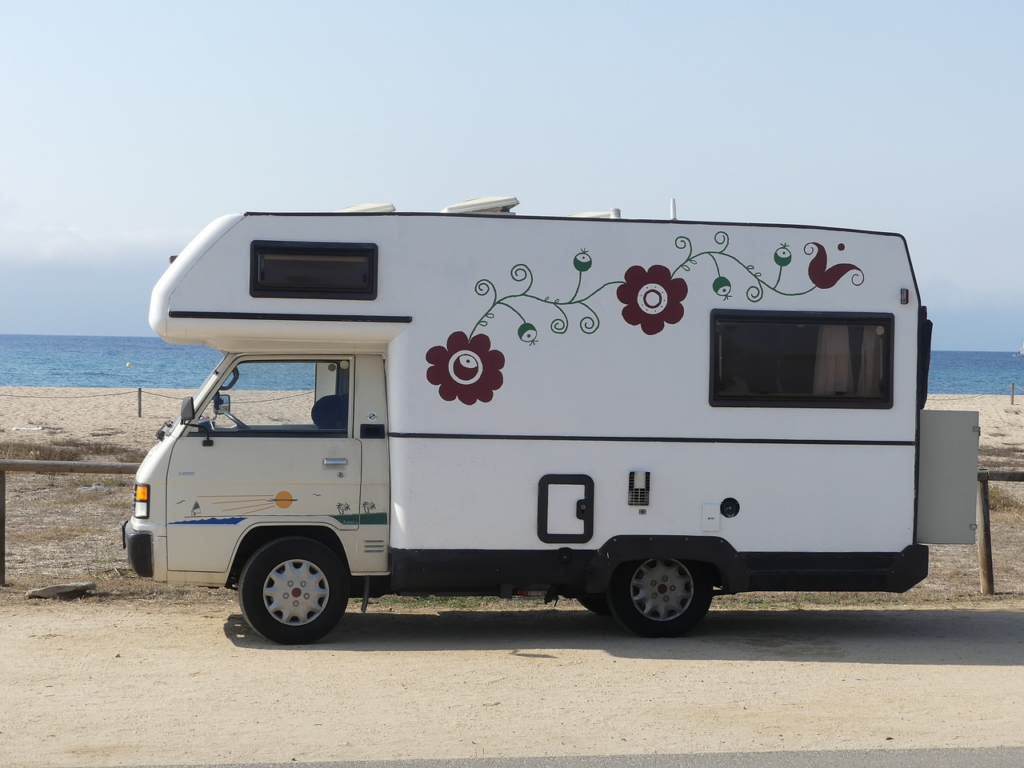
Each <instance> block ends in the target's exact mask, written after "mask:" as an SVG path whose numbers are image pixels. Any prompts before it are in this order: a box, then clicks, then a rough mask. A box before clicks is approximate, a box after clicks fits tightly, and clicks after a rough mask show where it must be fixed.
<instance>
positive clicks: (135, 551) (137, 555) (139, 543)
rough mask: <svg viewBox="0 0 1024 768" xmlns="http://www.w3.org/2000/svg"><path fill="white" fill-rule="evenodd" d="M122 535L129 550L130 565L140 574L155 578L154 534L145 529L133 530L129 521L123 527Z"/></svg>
mask: <svg viewBox="0 0 1024 768" xmlns="http://www.w3.org/2000/svg"><path fill="white" fill-rule="evenodd" d="M121 535H122V538H123V541H124V547H125V549H126V550H128V565H130V566H131V568H132V570H133V571H135V573H137V574H138V575H139V576H142V577H143V578H147V579H151V578H153V536H152V535H151V534H150V533H148V532H145V531H133V530H132V528H131V526H130V525H128V524H127V523H126V524H125V525H124V526H123V527H122V528H121Z"/></svg>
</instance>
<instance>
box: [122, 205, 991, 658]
mask: <svg viewBox="0 0 1024 768" xmlns="http://www.w3.org/2000/svg"><path fill="white" fill-rule="evenodd" d="M515 203H516V201H515V199H514V198H508V199H504V200H503V199H485V200H482V201H473V202H470V203H469V204H466V205H463V206H453V207H452V208H449V209H445V211H443V212H441V213H399V212H395V211H394V210H393V209H392V208H391V207H390V206H381V207H373V206H364V207H360V208H359V209H355V210H349V211H343V212H337V213H312V214H271V213H247V214H244V215H232V216H225V217H223V218H220V219H217V220H216V221H214V222H213V223H212V224H210V225H209V226H208V227H207V228H206V229H205V230H204V231H203V232H201V233H200V234H199V235H198V236H197V237H196V238H195V239H194V240H193V241H192V242H191V243H190V244H189V245H188V247H187V248H186V249H185V250H184V251H183V252H182V253H181V254H180V255H179V256H178V257H177V258H176V259H175V260H174V261H173V263H172V264H171V265H170V267H169V268H168V270H167V272H166V273H165V274H164V275H163V277H162V278H161V279H160V281H159V283H158V284H157V286H156V288H155V290H154V292H153V298H152V305H151V309H150V324H151V325H152V327H153V329H154V330H155V331H156V332H157V333H158V334H159V335H160V336H161V337H163V338H164V339H165V340H167V341H169V342H172V343H177V344H203V345H206V346H209V347H213V348H215V349H218V350H220V351H222V352H223V353H224V355H225V356H224V358H223V361H222V362H221V363H220V364H219V365H218V366H217V368H216V369H215V370H214V371H213V372H212V373H211V374H210V377H209V378H208V379H207V380H206V381H205V382H204V383H203V384H201V385H200V386H199V388H198V389H197V390H196V392H195V394H194V395H192V396H191V397H189V398H186V399H185V401H184V403H183V405H182V409H181V417H180V418H179V419H178V420H176V421H175V422H173V423H171V424H168V425H167V426H166V427H165V428H164V429H163V430H161V434H160V437H161V438H162V439H161V441H160V442H159V444H158V445H156V446H155V447H154V448H153V450H152V451H151V452H150V454H149V456H147V458H146V460H145V461H144V462H143V464H142V466H141V467H140V469H139V472H138V475H137V477H136V482H137V488H136V494H135V506H134V513H133V515H132V517H131V519H130V520H129V521H128V522H127V523H126V524H125V530H124V538H125V543H126V547H127V550H128V558H129V561H130V562H131V565H132V567H133V568H134V569H135V571H136V572H137V573H138V574H139V575H142V576H147V577H152V578H154V579H156V580H157V581H167V582H181V583H191V584H201V585H207V586H216V587H228V588H233V589H237V590H238V591H239V598H240V602H241V606H242V611H243V613H244V615H245V617H246V619H247V620H248V621H249V623H250V624H251V625H252V627H253V628H254V629H255V630H256V631H257V632H259V633H260V634H262V635H264V636H265V637H267V638H269V639H271V640H274V641H277V642H281V643H305V642H312V641H314V640H317V639H319V638H321V637H323V636H324V635H325V634H326V633H327V632H329V631H330V630H331V629H332V628H333V627H334V626H335V625H336V623H337V622H338V620H339V619H340V618H341V616H342V613H343V612H344V610H345V608H346V605H347V603H348V600H349V597H350V595H351V596H355V597H360V596H361V597H362V598H363V601H364V602H363V606H364V609H365V605H366V600H367V599H368V598H370V597H373V596H378V595H382V594H402V595H406V594H473V595H501V596H505V597H513V596H520V595H528V596H543V597H546V598H549V599H553V598H555V597H557V596H564V597H569V598H575V599H577V600H579V601H580V602H581V603H582V604H583V605H584V606H586V607H587V608H589V609H591V610H594V611H596V612H604V613H608V612H610V613H611V614H612V615H613V616H614V617H615V618H616V619H617V620H618V621H619V622H620V623H621V624H622V625H623V626H624V627H625V628H627V629H629V630H632V631H633V632H636V633H637V634H640V635H645V636H676V635H679V634H681V633H683V632H685V631H687V630H688V629H690V628H691V627H693V626H694V625H695V624H696V623H697V622H699V621H700V620H701V618H703V616H704V615H705V613H706V612H707V610H708V607H709V604H710V602H711V599H712V596H713V595H714V594H716V593H737V592H746V591H751V590H830V591H831V590H874V591H893V592H900V591H904V590H907V589H909V588H910V587H912V586H913V585H914V584H916V583H918V582H919V581H921V580H922V579H923V578H924V577H925V576H926V574H927V571H928V550H927V547H926V546H924V545H923V543H924V542H929V543H944V542H972V541H973V540H974V539H973V537H974V534H973V531H972V526H971V523H972V522H973V519H974V493H975V475H976V471H977V444H978V442H977V441H978V434H977V418H976V414H949V413H941V412H939V413H933V412H922V408H923V406H924V402H925V397H926V387H927V376H928V360H929V343H930V342H929V340H930V327H931V326H930V323H929V321H928V320H927V318H926V313H925V310H924V307H922V306H921V302H920V298H919V296H918V290H917V284H916V282H915V279H914V273H913V270H912V267H911V263H910V258H909V255H908V252H907V247H906V243H905V242H904V240H903V238H902V237H901V236H900V235H896V234H886V233H878V232H863V231H856V230H846V229H831V228H821V227H802V226H765V225H752V224H708V223H695V222H684V221H676V220H674V219H670V220H663V221H649V220H644V221H640V220H627V219H622V218H620V217H618V216H616V215H615V214H616V213H617V212H614V211H613V213H612V214H611V215H610V216H606V217H603V218H602V217H597V216H593V215H590V216H582V217H560V218H555V217H532V216H531V217H527V216H517V215H514V214H512V213H510V212H509V211H510V209H511V207H513V206H514V204H515Z"/></svg>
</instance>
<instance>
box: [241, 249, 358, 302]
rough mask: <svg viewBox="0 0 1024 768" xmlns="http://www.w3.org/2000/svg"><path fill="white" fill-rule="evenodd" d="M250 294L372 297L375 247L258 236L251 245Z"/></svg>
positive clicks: (290, 296) (293, 296)
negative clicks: (271, 239)
mask: <svg viewBox="0 0 1024 768" xmlns="http://www.w3.org/2000/svg"><path fill="white" fill-rule="evenodd" d="M249 295H250V296H253V297H257V298H258V297H276V298H286V299H349V300H356V301H373V300H374V299H376V298H377V246H376V245H375V244H374V243H291V242H275V241H270V240H255V241H253V243H252V245H251V247H250V263H249Z"/></svg>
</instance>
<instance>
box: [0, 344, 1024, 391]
mask: <svg viewBox="0 0 1024 768" xmlns="http://www.w3.org/2000/svg"><path fill="white" fill-rule="evenodd" d="M220 358H221V355H220V353H219V352H215V351H214V350H212V349H207V348H206V347H192V346H178V345H175V344H168V343H167V342H165V341H163V340H162V339H160V338H157V337H155V336H154V337H142V336H15V335H2V334H0V387H124V388H125V389H136V388H139V387H142V388H143V389H195V388H196V387H197V386H199V384H200V383H202V381H203V380H204V379H205V378H206V376H207V375H208V374H209V372H210V371H211V370H213V367H214V366H215V365H216V364H217V362H218V361H219V360H220ZM1011 384H1016V385H1017V389H1018V390H1021V389H1024V357H1014V355H1013V353H1012V352H944V351H935V352H932V363H931V371H930V375H929V379H928V391H929V392H931V393H933V394H959V395H1004V394H1005V395H1008V394H1009V393H1010V385H1011Z"/></svg>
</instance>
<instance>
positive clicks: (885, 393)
mask: <svg viewBox="0 0 1024 768" xmlns="http://www.w3.org/2000/svg"><path fill="white" fill-rule="evenodd" d="M892 329H893V316H892V315H882V314H862V315H840V314H821V313H807V314H797V313H774V312H748V313H729V312H712V313H711V335H712V339H711V342H712V363H711V404H712V405H713V406H756V407H784V408H816V407H817V408H891V407H892V354H893V346H892V335H893V333H892Z"/></svg>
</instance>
